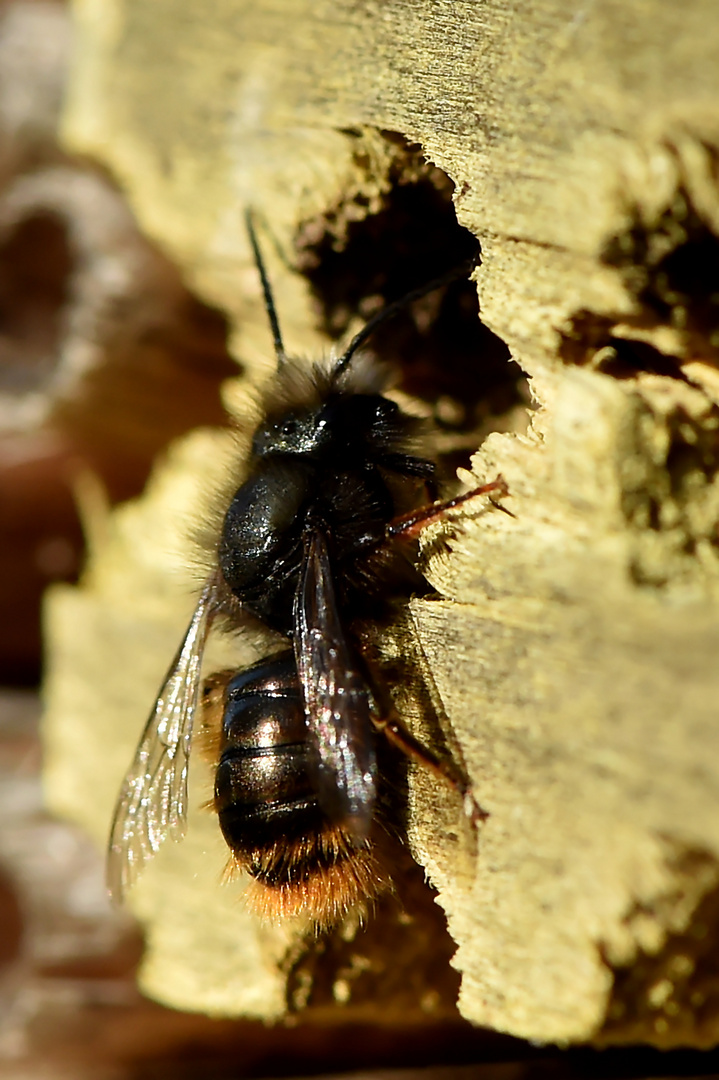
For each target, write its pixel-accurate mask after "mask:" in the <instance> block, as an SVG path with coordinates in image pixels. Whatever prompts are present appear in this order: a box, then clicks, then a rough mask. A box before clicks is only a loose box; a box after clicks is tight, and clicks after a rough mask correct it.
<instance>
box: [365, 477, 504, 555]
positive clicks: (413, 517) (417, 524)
mask: <svg viewBox="0 0 719 1080" xmlns="http://www.w3.org/2000/svg"><path fill="white" fill-rule="evenodd" d="M492 491H496V492H498V494H499V495H500V496H502V495H508V494H509V488H508V487H507V483H506V481H505V479H504V477H502V476H498V477H497V479H496V480H492V481H491V482H490V483H489V484H482V486H481V487H477V488H472V490H471V491H466V492H465V493H464V495H457V496H456V498H454V499H446V500H445V501H444V502H434V503H430V505H429V506H421V507H420V508H419V509H418V510H411V511H410V512H409V513H408V514H403V515H402V516H401V517H398V518H394V520H393V521H390V523H389V524H388V525H387V529H386V532H385V536H386V537H387V539H392V540H394V539H401V540H414V539H416V538H417V537H418V536H419V534H420V533H421V531H422V529H425V528H426V527H427V525H431V524H432V523H433V522H434V521H439V519H440V518H441V517H443V516H444V514H446V513H447V511H448V510H454V508H455V506H461V505H462V503H466V502H469V500H470V499H476V498H477V496H478V495H489V493H490V492H492ZM493 505H494V506H496V507H497V509H498V510H504V512H505V513H506V514H510V516H512V517H513V516H514V515H513V514H512V512H511V510H507V508H506V507H504V506H502V505H501V504H500V503H494V502H493Z"/></svg>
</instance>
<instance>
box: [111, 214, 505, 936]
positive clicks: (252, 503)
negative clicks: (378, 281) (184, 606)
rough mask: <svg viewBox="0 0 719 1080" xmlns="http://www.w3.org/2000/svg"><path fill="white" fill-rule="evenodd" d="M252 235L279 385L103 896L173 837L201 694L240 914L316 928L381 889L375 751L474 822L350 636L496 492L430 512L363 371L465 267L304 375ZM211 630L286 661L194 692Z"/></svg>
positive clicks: (138, 771)
mask: <svg viewBox="0 0 719 1080" xmlns="http://www.w3.org/2000/svg"><path fill="white" fill-rule="evenodd" d="M247 228H248V234H249V238H250V243H251V246H252V249H253V252H254V257H255V262H256V265H257V269H258V272H259V276H260V280H261V283H262V288H263V293H264V298H265V306H266V309H267V313H268V318H269V322H270V327H271V331H272V336H273V339H274V346H275V353H276V357H277V373H276V376H275V379H274V381H273V382H272V385H271V386H270V389H269V390H268V391H267V393H266V394H265V398H264V402H263V418H262V420H261V422H260V424H259V426H258V427H257V429H256V430H255V432H254V437H253V440H252V448H251V453H250V456H249V461H248V463H247V468H246V479H245V480H244V482H243V483H242V484H240V486H239V487H238V488H237V490H236V491H235V492H234V495H233V496H232V498H231V499H230V502H229V505H228V506H227V507H226V509H225V511H224V518H223V521H222V526H221V529H220V531H219V537H218V539H217V541H216V545H215V569H214V570H213V572H212V574H211V576H210V578H209V580H208V581H207V582H206V584H205V586H204V589H203V591H202V593H201V596H200V599H199V602H198V604H197V607H196V609H195V612H194V615H193V617H192V620H191V622H190V625H189V627H188V630H187V633H186V635H185V638H184V640H183V642H182V644H181V646H180V649H179V651H178V653H177V655H176V657H175V659H174V661H173V663H172V665H171V667H170V670H169V673H168V675H167V678H166V680H165V682H164V684H163V686H162V688H161V690H160V693H159V695H158V698H157V702H156V704H155V707H154V708H153V711H152V714H151V716H150V719H149V720H148V722H147V725H146V727H145V730H144V732H143V734H142V737H141V739H140V743H139V746H138V749H137V753H136V756H135V758H134V761H133V763H132V765H131V767H130V770H129V772H128V774H127V776H126V778H125V781H124V784H123V787H122V790H121V792H120V796H119V800H118V803H117V808H116V811H115V816H114V821H113V825H112V832H111V837H110V848H109V856H108V884H109V888H110V891H111V893H112V894H113V896H115V897H117V898H121V897H122V896H123V894H124V892H125V890H126V889H127V888H128V887H129V886H130V885H132V883H133V882H134V881H135V879H136V877H137V875H138V874H139V873H140V871H141V870H142V868H143V867H144V865H145V864H146V863H147V861H148V860H149V859H151V858H152V856H153V855H154V854H155V852H156V851H157V850H158V848H159V847H160V845H161V844H162V843H163V842H164V840H165V839H166V838H167V837H168V836H171V837H172V838H173V839H175V840H177V839H179V838H180V837H182V836H183V835H184V831H185V824H186V815H187V798H188V796H187V776H188V766H189V759H190V751H191V747H192V740H193V721H194V719H195V715H196V713H198V711H199V710H200V707H201V703H200V697H201V693H203V698H204V701H203V715H204V718H205V719H204V726H205V727H206V728H208V729H211V730H214V731H215V735H214V750H215V760H216V775H215V794H214V808H215V810H216V812H217V813H218V816H219V823H220V827H221V830H222V833H223V835H224V838H225V840H226V842H227V844H228V847H229V848H230V852H231V864H232V865H235V866H237V867H240V868H242V869H244V870H246V871H247V872H248V873H249V875H250V878H251V880H252V887H251V892H252V897H251V899H252V902H253V904H254V907H255V908H256V909H257V910H259V911H260V912H262V913H264V914H267V915H270V916H276V915H294V914H298V913H300V912H302V913H304V914H305V915H307V916H308V917H309V918H310V919H311V920H313V921H314V922H315V923H316V924H317V925H319V926H328V925H331V924H332V923H333V922H335V921H337V920H338V919H339V918H341V917H342V916H343V915H344V914H345V913H346V912H347V910H349V909H350V908H351V907H352V906H353V905H354V904H355V903H356V902H357V901H358V900H360V899H362V898H363V897H370V898H371V897H373V896H374V895H376V894H377V893H378V892H379V891H380V890H381V888H382V887H383V885H384V883H385V880H386V875H385V874H384V872H383V870H382V868H381V866H380V865H379V863H378V861H377V859H376V856H375V845H374V843H373V840H372V837H371V835H370V833H371V826H372V824H373V819H374V817H375V811H376V803H377V792H378V783H379V779H380V778H379V775H378V764H377V738H378V733H381V734H382V735H383V736H384V737H386V739H387V740H388V741H389V742H390V743H391V744H393V745H394V746H395V747H397V748H399V750H401V751H402V752H403V753H404V754H406V755H408V756H410V757H412V758H414V759H415V760H417V761H419V762H421V763H422V764H424V765H425V766H427V767H429V768H430V769H432V770H433V771H434V772H435V773H437V774H438V775H440V776H442V777H443V778H444V779H445V780H446V781H447V782H448V783H449V784H451V785H452V786H453V787H454V788H455V789H457V790H458V791H459V792H460V793H461V794H462V796H463V798H464V805H465V809H466V811H467V813H468V814H469V816H470V817H471V818H473V819H474V820H477V819H478V818H480V817H482V816H483V814H484V812H483V811H482V810H481V809H480V808H479V806H478V804H477V803H476V801H475V799H474V796H473V794H472V790H471V787H470V784H469V782H468V780H467V779H466V778H465V776H464V775H463V774H462V772H461V770H460V769H459V768H458V767H457V766H456V765H455V764H454V762H453V761H451V760H449V759H444V758H442V757H439V756H437V755H435V754H434V753H432V752H431V751H430V750H429V749H427V748H426V747H424V746H423V745H421V744H420V743H419V742H418V741H417V740H416V739H415V738H414V737H413V736H412V735H411V734H410V732H409V731H408V730H407V729H406V728H405V726H404V725H403V724H402V722H401V720H400V718H399V716H398V715H397V713H396V711H395V709H394V706H393V704H392V700H391V697H390V695H389V693H388V692H387V688H386V687H385V685H384V683H383V680H382V677H381V674H380V672H379V671H378V670H377V669H376V666H375V665H374V664H373V663H372V661H371V659H370V657H369V655H368V651H367V649H366V648H365V645H364V633H363V627H365V626H366V625H367V624H368V623H369V624H376V623H378V622H381V620H382V619H383V618H384V617H385V616H386V612H387V607H388V601H390V600H392V601H395V602H396V599H397V597H406V598H409V596H410V595H411V593H412V591H413V589H414V588H416V587H418V586H421V584H422V582H423V579H422V578H421V575H419V572H418V571H417V570H416V569H415V567H414V565H413V563H412V560H411V558H410V557H409V555H410V553H409V552H407V551H406V550H404V549H405V548H406V547H407V544H406V541H411V540H412V539H414V538H416V537H417V535H418V534H419V532H420V531H421V530H422V529H423V528H424V527H425V526H426V525H427V524H428V523H430V522H432V521H436V520H438V519H439V518H441V517H442V515H444V514H445V513H446V511H447V510H449V509H451V508H452V507H454V506H456V505H458V504H460V503H462V502H464V501H465V500H467V499H470V498H474V497H476V496H478V495H483V494H488V493H490V492H497V493H506V487H505V485H504V482H503V480H502V479H501V477H499V478H497V479H496V480H494V481H492V482H491V483H488V484H485V485H484V486H482V487H479V488H477V489H475V490H473V491H470V492H468V493H467V494H465V495H461V496H459V497H458V498H455V499H452V500H449V501H445V502H437V501H436V496H437V483H436V476H435V473H436V468H435V464H434V463H433V462H432V461H431V460H429V459H428V458H425V457H421V456H418V455H417V454H416V453H414V452H413V451H414V448H415V444H416V442H417V439H418V436H419V431H418V421H417V420H416V419H414V418H412V417H410V416H409V415H408V414H407V413H405V412H403V411H402V410H401V409H400V408H399V406H398V405H397V404H396V403H395V402H394V401H392V400H391V399H390V398H388V397H386V396H385V395H384V394H383V393H382V388H383V386H382V381H381V378H380V377H379V375H378V371H377V369H376V368H373V367H370V366H369V365H368V364H366V363H362V362H360V360H359V357H358V351H359V349H360V346H361V345H363V344H364V342H365V341H366V340H367V339H368V338H369V337H370V335H371V334H372V333H373V332H374V330H375V329H376V327H377V326H379V325H380V323H383V322H384V321H385V320H386V319H388V318H391V317H392V316H393V315H395V314H396V313H397V312H398V311H400V310H402V309H403V308H406V307H407V305H408V304H410V303H411V302H412V301H413V300H415V299H417V298H419V297H421V296H423V295H425V294H427V293H429V292H431V291H433V290H435V289H437V288H439V287H440V286H442V285H445V284H447V283H448V282H450V281H451V280H454V279H456V278H458V277H460V276H465V275H466V274H467V273H468V272H469V271H470V270H471V269H472V266H473V265H474V264H472V265H465V266H463V267H462V268H461V269H458V270H454V271H452V272H451V273H450V274H446V275H444V276H443V277H442V278H438V279H435V280H434V281H431V282H429V283H428V284H426V285H424V286H423V287H421V288H418V289H416V290H414V291H413V292H410V293H409V294H407V295H406V296H405V297H403V298H402V299H401V300H399V301H396V302H394V303H392V304H390V305H389V306H388V307H386V308H384V309H383V310H382V311H381V312H380V313H379V314H378V315H376V316H375V317H374V318H372V319H370V321H369V322H368V323H367V324H366V325H365V326H364V327H363V329H362V330H360V332H359V333H358V334H357V335H356V336H355V337H354V338H353V340H352V341H351V342H350V344H349V346H348V348H347V349H346V351H345V352H344V353H343V355H342V356H341V357H340V358H339V359H338V360H336V361H334V362H333V363H331V364H330V365H326V364H315V365H314V366H311V367H310V366H308V365H307V364H303V363H301V362H299V361H296V360H293V359H291V358H290V357H288V356H287V354H286V352H285V349H284V345H283V341H282V336H281V333H280V328H279V323H278V319H277V315H276V311H275V306H274V302H273V298H272V293H271V289H270V285H269V281H268V278H267V273H266V270H265V266H264V262H263V259H262V255H261V252H260V249H259V245H258V241H257V237H256V233H255V229H254V225H253V220H252V216H251V214H249V213H248V215H247ZM355 358H357V359H355ZM353 361H354V362H353ZM218 619H221V620H222V621H223V622H224V624H225V626H227V627H229V628H230V629H231V630H234V631H241V630H242V628H243V626H244V625H245V624H246V623H247V621H248V619H252V620H255V621H256V620H259V621H260V622H261V623H262V624H264V626H265V627H267V628H268V629H270V630H271V631H273V632H274V633H275V636H277V635H280V640H284V641H285V646H284V648H283V649H282V650H281V651H280V652H279V653H275V654H273V655H270V656H268V657H266V658H265V659H263V660H261V661H259V662H258V663H257V664H255V665H254V666H253V667H251V668H250V669H249V670H244V671H239V672H224V673H220V675H216V676H211V677H210V678H209V679H208V680H207V681H206V683H205V685H204V692H203V683H202V674H201V666H202V658H203V652H204V648H205V643H206V641H207V637H208V634H209V632H210V629H211V627H212V625H213V623H215V621H216V620H218Z"/></svg>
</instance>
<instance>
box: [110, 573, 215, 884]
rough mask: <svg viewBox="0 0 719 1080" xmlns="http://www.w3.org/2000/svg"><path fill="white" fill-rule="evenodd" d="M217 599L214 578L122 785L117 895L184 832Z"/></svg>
mask: <svg viewBox="0 0 719 1080" xmlns="http://www.w3.org/2000/svg"><path fill="white" fill-rule="evenodd" d="M213 599H214V588H213V585H212V584H211V583H210V584H208V585H207V586H206V588H205V590H204V591H203V593H202V596H201V597H200V601H199V603H198V605H197V608H196V609H195V614H194V615H193V616H192V621H191V622H190V625H189V627H188V629H187V633H186V635H185V638H184V641H183V642H182V645H181V646H180V649H179V651H178V653H177V656H176V657H175V659H174V661H173V663H172V666H171V667H170V670H169V672H168V675H167V678H166V679H165V682H164V683H163V686H162V689H161V690H160V694H159V696H158V699H157V702H156V703H155V707H154V709H153V710H152V714H151V715H150V719H149V720H148V721H147V725H146V726H145V730H144V731H143V733H142V738H141V739H140V743H139V746H138V748H137V752H136V754H135V758H134V760H133V762H132V765H131V766H130V769H129V771H128V773H127V776H126V777H125V781H124V783H123V785H122V790H121V792H120V797H119V799H118V801H117V806H116V808H115V817H114V819H113V822H112V831H111V833H110V848H109V851H108V857H107V884H108V888H109V890H110V893H111V895H112V896H113V897H114V898H115V899H117V900H121V899H122V897H123V894H124V893H125V891H126V890H127V889H128V888H129V887H130V886H131V885H132V884H133V882H134V881H135V880H136V878H137V877H138V875H139V874H140V873H141V871H142V869H143V867H144V865H145V863H146V862H148V861H149V860H150V859H151V858H152V857H153V855H154V854H155V853H156V851H157V850H158V849H159V847H160V845H161V844H162V843H163V841H164V840H165V839H166V838H167V836H168V835H169V836H171V837H172V838H173V840H179V839H180V838H181V837H182V836H184V834H185V826H186V820H187V767H188V760H189V755H190V743H191V740H192V721H193V718H194V714H195V710H196V709H197V704H198V698H199V693H200V673H201V671H200V669H201V665H202V654H203V651H204V648H205V642H206V640H207V634H208V632H209V629H210V624H211V622H212V616H213V613H214V610H213Z"/></svg>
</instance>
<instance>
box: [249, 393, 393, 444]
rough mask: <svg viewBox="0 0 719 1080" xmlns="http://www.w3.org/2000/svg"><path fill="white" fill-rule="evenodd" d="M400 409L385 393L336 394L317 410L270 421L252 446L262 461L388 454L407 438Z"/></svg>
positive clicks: (280, 416) (298, 412)
mask: <svg viewBox="0 0 719 1080" xmlns="http://www.w3.org/2000/svg"><path fill="white" fill-rule="evenodd" d="M400 416H401V414H400V411H399V407H398V405H397V404H396V402H394V401H390V399H389V398H386V397H383V396H382V394H362V393H351V392H349V393H342V392H334V393H330V394H329V395H328V397H327V398H326V400H324V401H322V402H321V403H320V404H319V405H317V406H316V407H314V408H311V409H305V410H294V411H288V412H285V413H283V414H282V415H279V416H276V417H269V418H268V419H267V420H266V421H265V422H264V423H263V424H261V425H260V427H258V429H257V431H256V432H255V436H254V439H253V442H252V449H253V451H254V453H255V454H256V455H257V457H271V456H281V457H288V456H290V457H295V456H301V457H309V458H318V457H320V456H323V455H325V454H328V453H332V454H333V455H337V458H338V459H344V458H346V456H347V455H348V454H349V455H356V454H357V453H358V452H360V451H362V450H364V451H365V452H366V451H367V450H370V451H371V450H372V449H375V448H376V449H378V450H386V449H390V448H392V447H393V446H394V444H395V442H396V439H397V438H398V437H399V436H400V435H401V434H403V433H404V428H405V425H403V424H401V422H400V423H398V420H399V419H400Z"/></svg>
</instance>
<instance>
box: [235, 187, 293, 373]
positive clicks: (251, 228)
mask: <svg viewBox="0 0 719 1080" xmlns="http://www.w3.org/2000/svg"><path fill="white" fill-rule="evenodd" d="M245 225H246V226H247V234H248V236H249V238H250V244H251V245H252V252H253V254H254V256H255V265H256V266H257V270H258V273H259V275H260V281H261V282H262V293H263V295H264V298H265V311H266V312H267V318H268V319H269V321H270V329H271V330H272V341H273V343H274V346H275V356H276V357H277V367H278V369H279V368H281V367H282V366H283V364H284V362H285V360H286V359H287V354H286V352H285V347H284V345H283V344H282V333H281V331H280V323H279V320H278V318H277V311H276V310H275V301H274V297H273V296H272V287H271V285H270V279H269V278H268V277H267V271H266V270H265V264H264V261H263V259H262V253H261V251H260V245H259V244H258V242H257V233H256V232H255V222H254V214H253V212H252V210H251V209H250V208H249V207H248V209H247V210H245Z"/></svg>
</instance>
